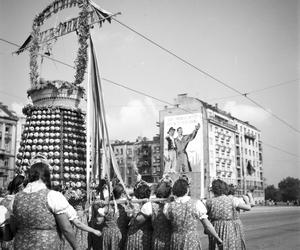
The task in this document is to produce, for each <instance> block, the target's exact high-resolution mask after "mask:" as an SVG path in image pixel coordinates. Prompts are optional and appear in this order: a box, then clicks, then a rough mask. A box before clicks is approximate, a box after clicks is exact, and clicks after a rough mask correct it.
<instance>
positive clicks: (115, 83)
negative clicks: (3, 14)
mask: <svg viewBox="0 0 300 250" xmlns="http://www.w3.org/2000/svg"><path fill="white" fill-rule="evenodd" d="M0 41H4V42H6V43H8V44H11V45H14V46H17V47H19V45H18V44H15V43H13V42H10V41H8V40H6V39H3V38H0ZM40 55H41V56H44V57H46V58H47V59H49V60H53V61H55V62H58V63H61V64H63V65H65V66H67V67H70V68H72V69H75V67H74V66H72V65H70V64H68V63H65V62H63V61H60V60H57V59H55V58H52V57H50V56H47V55H42V54H40ZM101 79H102V80H104V81H107V82H109V83H111V84H113V85H116V86H118V87H122V88H124V89H127V90H130V91H132V92H135V93H137V94H140V95H143V96H146V97H149V98H151V99H154V100H156V101H159V102H162V103H165V104H168V105H171V106H176V105H174V104H172V103H170V102H168V101H165V100H162V99H160V98H157V97H154V96H152V95H150V94H147V93H144V92H142V91H139V90H135V89H133V88H130V87H128V86H125V85H123V84H120V83H117V82H114V81H112V80H109V79H106V78H101ZM291 81H295V80H291ZM279 85H282V83H279V84H274V85H272V86H279ZM270 87H271V86H269V88H270ZM263 90H264V89H263ZM254 91H255V90H254ZM254 91H252V92H254ZM257 91H258V90H256V91H255V92H257ZM261 91H262V90H261ZM249 93H250V92H249ZM178 108H180V109H182V110H184V111H187V112H188V113H190V110H186V109H183V108H181V107H178ZM262 143H263V144H264V145H265V146H267V147H270V148H273V149H276V150H278V151H281V152H283V153H286V154H289V155H291V156H294V157H296V158H300V156H298V155H296V154H293V153H290V152H288V151H286V150H284V149H281V148H279V147H277V146H274V145H271V144H268V143H265V142H262Z"/></svg>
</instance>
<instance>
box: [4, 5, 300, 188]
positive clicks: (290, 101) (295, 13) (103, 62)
mask: <svg viewBox="0 0 300 250" xmlns="http://www.w3.org/2000/svg"><path fill="white" fill-rule="evenodd" d="M50 2H51V1H49V0H26V1H18V0H0V38H2V39H5V40H8V41H10V42H13V43H16V44H22V43H23V42H24V41H25V39H26V38H27V36H28V35H29V34H30V32H31V25H32V20H33V18H34V16H35V15H37V14H38V13H39V12H40V11H42V9H43V8H45V7H46V6H47V5H48V4H49V3H50ZM95 2H96V3H97V4H98V5H100V6H101V7H102V8H103V9H105V10H107V11H109V12H111V13H117V12H121V13H122V14H121V15H118V16H117V19H118V20H119V21H121V22H122V23H124V24H126V25H128V26H130V27H131V28H134V29H135V30H136V31H138V32H140V33H142V34H144V35H146V36H147V37H149V38H151V39H152V40H153V41H155V42H157V43H158V44H160V45H161V46H163V47H165V48H167V49H168V50H170V51H172V52H173V53H175V54H176V55H178V56H180V57H182V58H184V59H185V60H187V61H188V62H190V63H192V64H193V65H195V66H197V67H198V68H200V69H202V70H204V71H206V72H208V73H210V74H211V75H213V76H214V77H216V78H218V79H220V80H221V81H223V82H225V83H227V84H228V85H230V86H231V87H233V88H235V89H237V90H239V91H240V92H242V93H248V92H251V91H254V90H258V89H263V88H267V87H269V86H272V85H277V84H280V83H285V84H282V85H280V86H277V87H274V88H270V89H266V90H262V91H258V92H255V93H253V94H251V95H249V97H251V98H253V99H254V100H255V101H257V102H258V103H259V104H261V105H262V106H264V107H265V108H266V109H267V110H269V111H271V112H273V113H274V114H276V115H277V116H278V117H280V118H281V119H283V120H285V121H286V122H288V123H289V124H291V125H292V126H293V127H295V128H296V129H298V131H299V129H300V128H299V122H300V118H299V117H300V113H299V94H300V91H299V56H300V50H299V36H300V35H299V34H300V33H299V25H300V21H299V18H298V17H299V10H300V4H299V2H298V1H296V0H284V1H283V0H254V1H253V0H227V1H221V0H218V1H217V0H210V1H208V0H206V1H204V0H189V1H183V0H160V1H154V0H127V1H124V0H103V1H102V0H101V1H100V0H95ZM76 14H77V11H76V9H74V8H73V9H67V10H63V11H61V12H59V14H58V15H56V16H53V17H51V18H50V19H49V20H48V21H47V22H46V23H45V27H51V26H54V25H57V23H58V22H59V21H60V20H64V19H66V18H70V17H71V16H75V15H76ZM91 33H92V39H93V41H94V45H95V48H96V51H97V57H98V64H99V69H100V74H101V77H103V78H106V79H109V80H112V81H114V82H117V83H120V84H122V85H125V86H128V87H130V88H132V89H135V90H138V91H141V92H144V93H147V94H148V95H151V96H153V97H155V98H159V99H161V100H165V101H166V102H169V103H173V101H174V99H175V98H176V96H177V95H178V94H182V93H187V94H188V95H189V96H193V97H196V98H199V99H201V100H204V101H207V102H208V103H211V104H214V103H218V105H219V107H220V108H222V109H224V110H226V111H228V112H231V114H232V115H234V116H236V117H238V118H240V119H242V120H245V121H249V122H250V123H251V124H253V125H254V126H256V127H257V128H258V129H260V130H261V133H262V141H263V142H264V143H266V144H268V145H271V146H273V147H278V148H280V149H282V150H284V151H287V152H289V153H290V154H287V153H284V152H282V151H279V150H276V149H274V148H272V147H269V146H267V145H266V144H265V145H264V149H263V150H264V155H263V157H264V163H263V164H264V165H263V166H264V176H265V177H266V180H267V184H275V185H277V183H278V182H279V181H280V180H282V179H283V178H285V177H287V176H293V177H297V178H300V168H299V165H300V164H299V161H300V153H299V133H298V132H296V131H294V130H292V129H291V128H289V127H287V126H286V125H284V124H283V123H281V122H280V121H278V120H277V119H275V118H274V117H272V116H271V115H270V114H268V113H266V112H265V111H263V110H262V109H260V108H258V107H257V106H255V105H254V104H253V103H250V102H249V101H247V100H246V99H245V98H243V97H241V96H237V94H236V93H235V92H233V91H232V90H230V89H228V88H226V87H224V86H222V85H221V84H219V83H217V82H216V81H214V80H213V79H211V78H209V77H207V76H205V75H204V74H202V73H200V72H199V71H197V70H195V69H193V68H192V67H190V66H188V65H186V64H184V63H182V62H181V61H179V60H178V59H176V58H175V57H173V56H171V55H169V54H167V53H166V52H164V51H162V50H161V49H159V48H158V47H155V46H154V45H153V44H151V43H149V42H148V41H146V40H145V39H143V38H141V37H140V36H138V35H137V34H135V33H133V32H132V31H130V30H129V29H127V28H125V27H124V26H121V25H120V24H119V23H117V22H114V21H113V22H112V23H111V24H109V23H104V24H103V26H102V28H99V27H98V26H95V27H94V29H93V30H92V31H91ZM52 48H53V50H52V52H53V54H52V56H53V57H54V58H56V59H59V60H62V61H64V62H66V63H69V64H71V65H74V64H73V62H74V59H75V56H76V52H77V48H78V45H77V38H76V36H75V34H72V35H68V36H65V37H63V38H61V39H59V40H58V41H57V42H56V43H55V44H53V47H52ZM15 50H16V47H14V46H12V45H10V44H7V43H4V42H3V41H0V101H1V102H2V103H4V104H6V105H8V106H9V107H10V108H11V109H13V110H15V111H16V112H21V109H22V107H23V106H24V105H26V104H28V103H30V100H29V99H27V94H26V91H27V89H28V88H29V87H30V81H29V54H28V52H24V53H22V54H21V55H19V56H17V55H12V52H13V51H15ZM40 73H41V75H42V77H44V78H46V79H61V80H62V79H64V80H70V81H72V79H73V75H74V70H72V69H70V68H68V67H65V66H63V65H60V64H59V63H54V62H52V61H46V60H44V62H43V65H42V67H40ZM287 82H288V83H287ZM85 83H86V81H85V82H84V84H85ZM102 84H103V92H104V99H105V108H106V114H107V120H108V126H109V133H110V137H111V138H112V139H123V140H131V141H133V140H135V139H136V138H137V137H138V136H146V137H148V138H152V137H153V136H154V135H156V134H157V133H158V132H159V131H158V128H157V127H156V122H157V121H158V112H159V110H161V109H163V107H164V106H165V105H166V104H164V103H161V102H158V101H156V100H154V99H151V98H149V97H145V96H143V95H140V94H137V93H134V92H132V91H129V90H126V89H124V88H121V87H118V86H115V85H113V84H111V83H109V82H106V81H102ZM291 154H293V155H296V156H293V155H291Z"/></svg>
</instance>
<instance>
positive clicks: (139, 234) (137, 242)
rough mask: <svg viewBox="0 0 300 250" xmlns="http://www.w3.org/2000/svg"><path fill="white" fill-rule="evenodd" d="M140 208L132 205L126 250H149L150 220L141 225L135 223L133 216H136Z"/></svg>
mask: <svg viewBox="0 0 300 250" xmlns="http://www.w3.org/2000/svg"><path fill="white" fill-rule="evenodd" d="M140 209H141V206H140V205H139V204H133V218H132V219H131V224H130V226H129V228H128V233H127V240H126V250H150V249H151V238H152V225H151V220H150V218H149V219H148V220H147V221H145V222H144V223H143V224H139V223H137V221H136V220H135V219H134V217H135V216H134V215H136V214H138V212H139V211H140Z"/></svg>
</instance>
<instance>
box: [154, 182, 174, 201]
mask: <svg viewBox="0 0 300 250" xmlns="http://www.w3.org/2000/svg"><path fill="white" fill-rule="evenodd" d="M171 192H172V186H171V184H170V183H169V182H161V183H159V184H158V185H157V188H156V192H155V194H156V197H157V198H168V197H169V196H170V194H171Z"/></svg>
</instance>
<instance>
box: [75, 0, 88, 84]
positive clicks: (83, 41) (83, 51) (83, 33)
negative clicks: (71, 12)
mask: <svg viewBox="0 0 300 250" xmlns="http://www.w3.org/2000/svg"><path fill="white" fill-rule="evenodd" d="M88 14H89V12H88V5H87V4H86V3H85V4H83V6H82V10H81V11H80V13H79V17H80V18H79V24H78V42H79V49H78V52H77V58H76V60H75V65H76V74H75V82H74V84H75V85H79V84H80V83H82V81H83V79H84V73H85V71H86V67H87V61H88V53H87V48H88V44H87V39H88V37H89V35H90V32H89V25H88Z"/></svg>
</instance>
